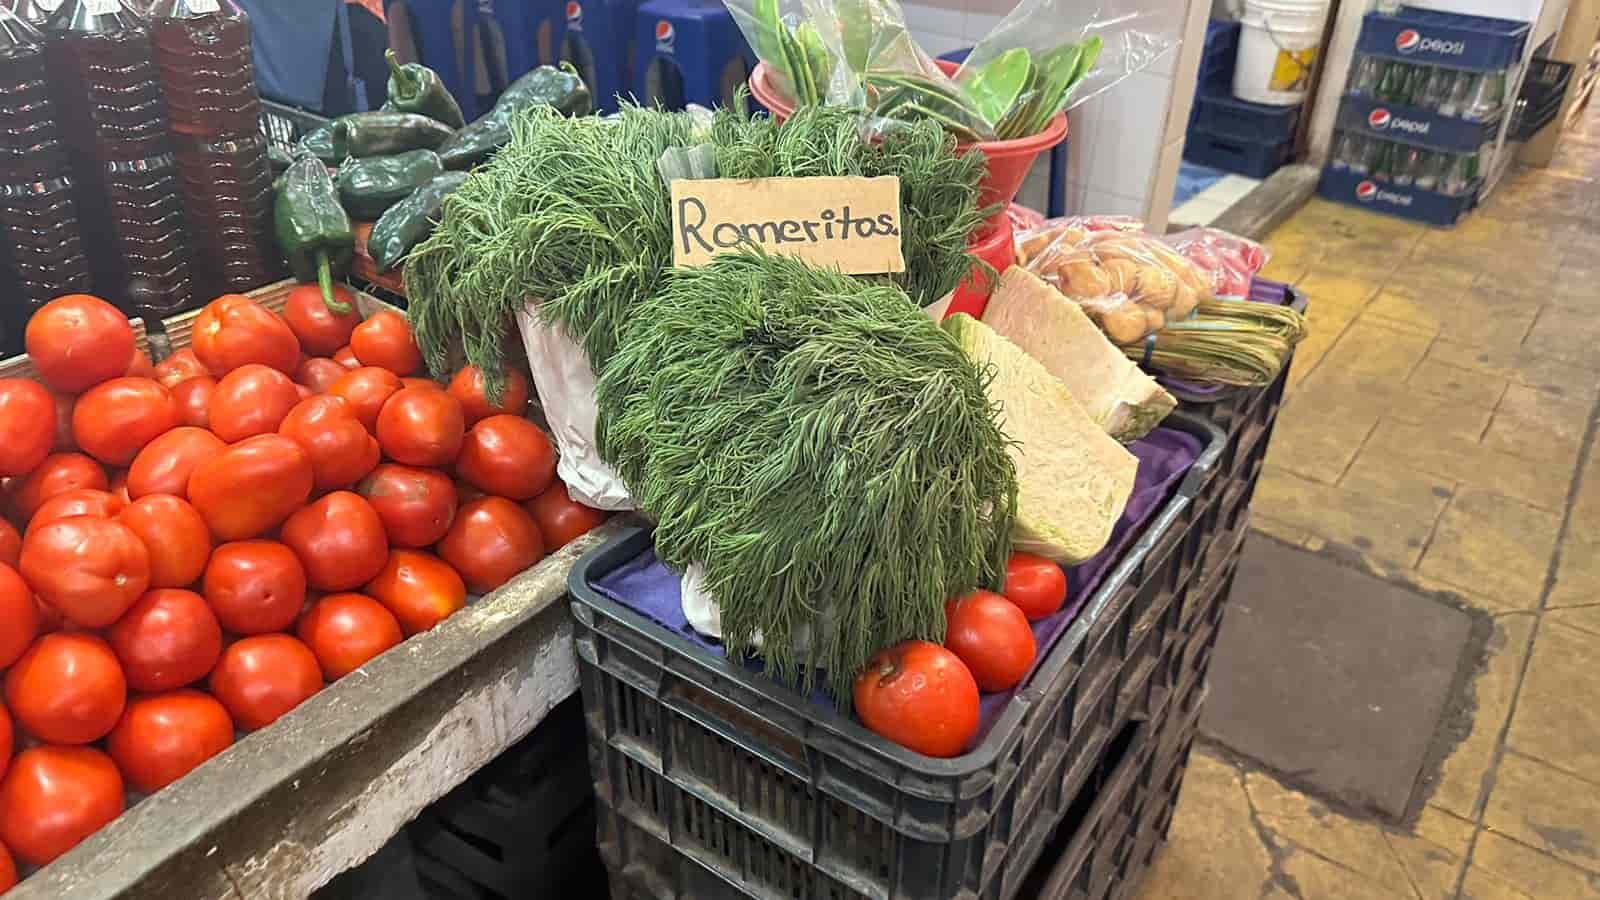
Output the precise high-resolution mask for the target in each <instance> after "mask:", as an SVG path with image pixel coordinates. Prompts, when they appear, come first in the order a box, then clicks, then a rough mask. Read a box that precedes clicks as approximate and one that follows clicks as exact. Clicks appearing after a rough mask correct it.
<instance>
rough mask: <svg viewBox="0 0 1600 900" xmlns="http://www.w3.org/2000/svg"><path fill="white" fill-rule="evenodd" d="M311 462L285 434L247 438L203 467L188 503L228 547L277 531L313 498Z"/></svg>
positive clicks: (198, 470) (191, 481)
mask: <svg viewBox="0 0 1600 900" xmlns="http://www.w3.org/2000/svg"><path fill="white" fill-rule="evenodd" d="M311 483H312V470H311V457H309V456H307V455H306V452H305V451H304V450H302V449H300V445H299V444H296V443H295V442H294V441H292V440H290V439H288V438H286V437H284V436H283V435H280V434H259V435H256V436H255V437H253V438H246V439H244V440H242V441H240V442H239V443H237V444H234V445H233V446H232V447H229V448H228V449H226V450H224V451H222V452H221V453H219V454H217V455H216V456H213V457H211V458H210V459H208V460H205V461H204V462H202V463H200V465H198V466H196V467H195V469H194V473H193V474H192V475H190V476H189V502H190V503H193V504H194V508H195V509H197V510H199V511H200V515H201V516H203V517H204V518H205V520H206V524H207V525H209V526H210V527H211V533H212V534H213V535H215V536H216V537H217V538H218V539H220V540H224V541H238V540H243V539H245V538H250V537H255V536H256V535H258V534H265V533H266V532H268V531H270V530H272V529H273V528H274V527H276V526H277V525H278V524H279V523H281V522H282V521H283V520H284V519H287V518H289V514H290V513H292V512H294V511H295V510H297V509H299V508H300V507H301V506H303V505H304V504H305V502H306V498H307V497H309V496H311Z"/></svg>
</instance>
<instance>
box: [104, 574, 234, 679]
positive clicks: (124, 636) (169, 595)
mask: <svg viewBox="0 0 1600 900" xmlns="http://www.w3.org/2000/svg"><path fill="white" fill-rule="evenodd" d="M106 637H107V639H108V640H110V642H111V649H112V650H113V651H115V652H116V654H117V659H118V660H119V661H121V663H122V671H123V673H124V674H125V675H126V676H127V679H128V687H130V688H133V689H134V690H136V691H152V692H153V691H171V690H176V689H178V688H181V687H183V686H184V685H189V684H194V683H195V682H196V681H199V680H200V679H202V678H204V677H206V675H207V674H208V673H209V672H210V671H211V667H212V666H215V665H216V664H217V658H218V657H220V656H221V655H222V626H221V624H219V623H218V622H217V617H216V615H215V614H214V613H212V612H211V607H210V606H207V605H206V601H205V599H204V598H203V597H201V596H200V595H199V594H196V593H195V592H193V591H184V590H179V589H177V588H160V589H158V590H153V591H148V592H146V593H145V595H144V596H143V597H140V598H139V600H138V602H137V603H135V604H133V608H131V609H129V610H128V612H127V613H126V614H125V615H123V617H122V618H120V619H118V620H117V623H116V624H115V625H112V626H111V628H110V630H109V631H107V632H106Z"/></svg>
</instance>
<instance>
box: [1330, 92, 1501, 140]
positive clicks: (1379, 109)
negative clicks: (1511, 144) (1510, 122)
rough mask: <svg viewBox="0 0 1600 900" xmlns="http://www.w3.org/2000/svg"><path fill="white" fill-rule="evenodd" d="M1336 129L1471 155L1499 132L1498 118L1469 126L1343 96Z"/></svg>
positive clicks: (1453, 119) (1429, 113)
mask: <svg viewBox="0 0 1600 900" xmlns="http://www.w3.org/2000/svg"><path fill="white" fill-rule="evenodd" d="M1338 127H1339V128H1341V129H1343V130H1345V131H1353V132H1356V133H1358V134H1362V135H1366V136H1367V137H1375V138H1380V139H1382V140H1385V141H1394V142H1396V143H1401V144H1413V145H1416V146H1418V147H1427V148H1429V149H1431V150H1446V151H1449V152H1452V153H1475V152H1477V151H1478V148H1480V147H1482V146H1483V145H1484V144H1488V143H1492V142H1493V141H1494V139H1495V134H1496V133H1497V132H1498V131H1499V130H1500V117H1499V116H1498V115H1496V116H1495V117H1494V118H1493V119H1491V120H1490V121H1487V122H1469V121H1467V120H1466V119H1458V118H1456V117H1454V116H1441V115H1439V114H1438V113H1436V112H1433V111H1430V110H1426V109H1423V108H1421V107H1418V106H1410V105H1407V104H1404V103H1387V102H1385V101H1383V100H1379V99H1377V98H1376V97H1368V96H1365V95H1361V94H1346V95H1345V97H1344V99H1343V101H1341V102H1340V104H1339V124H1338Z"/></svg>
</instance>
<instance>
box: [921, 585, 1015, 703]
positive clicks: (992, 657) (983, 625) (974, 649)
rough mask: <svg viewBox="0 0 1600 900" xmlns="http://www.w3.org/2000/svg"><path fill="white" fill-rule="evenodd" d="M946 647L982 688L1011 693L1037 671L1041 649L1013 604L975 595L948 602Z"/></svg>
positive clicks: (984, 594)
mask: <svg viewBox="0 0 1600 900" xmlns="http://www.w3.org/2000/svg"><path fill="white" fill-rule="evenodd" d="M944 617H945V622H946V627H945V633H944V645H945V647H947V648H949V650H950V652H952V653H954V654H955V655H956V656H959V657H961V661H962V662H964V663H966V664H967V671H969V672H971V673H972V678H973V680H974V681H976V682H977V683H978V687H979V688H982V689H983V690H985V691H991V692H992V691H1009V690H1011V689H1012V688H1014V687H1016V686H1017V685H1018V684H1021V683H1022V679H1023V678H1024V677H1025V676H1026V675H1027V674H1028V669H1030V668H1032V667H1033V658H1034V656H1035V655H1036V654H1037V652H1038V650H1037V647H1035V645H1034V641H1033V629H1032V628H1029V627H1028V617H1027V616H1025V615H1023V614H1022V610H1020V609H1018V608H1017V607H1016V605H1015V604H1013V603H1012V602H1011V601H1010V600H1007V599H1006V598H1004V597H1002V596H1000V595H999V594H995V593H991V592H990V591H974V592H972V593H970V594H968V595H966V596H965V597H960V598H958V599H955V600H949V601H946V603H945V605H944Z"/></svg>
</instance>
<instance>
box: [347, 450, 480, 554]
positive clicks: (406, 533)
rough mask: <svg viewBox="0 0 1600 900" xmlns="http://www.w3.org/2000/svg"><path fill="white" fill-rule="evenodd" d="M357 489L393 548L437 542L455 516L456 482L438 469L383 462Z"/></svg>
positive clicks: (425, 545)
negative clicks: (370, 506)
mask: <svg viewBox="0 0 1600 900" xmlns="http://www.w3.org/2000/svg"><path fill="white" fill-rule="evenodd" d="M356 490H357V491H358V492H359V493H360V494H361V496H363V497H365V498H367V502H368V503H371V504H372V508H373V509H374V510H375V511H377V513H378V518H379V519H381V520H382V521H383V530H384V533H386V534H387V535H388V536H389V543H390V544H391V545H392V546H395V547H428V546H431V545H433V544H436V543H438V542H439V539H440V538H442V537H444V536H445V533H446V532H448V531H449V530H450V523H451V522H452V521H453V520H454V519H455V517H456V489H455V485H454V484H452V483H451V481H450V479H449V478H448V477H447V476H446V475H445V474H444V473H442V472H440V471H439V470H438V469H418V468H413V467H412V466H400V465H395V464H394V463H384V464H383V465H381V466H379V467H377V468H376V469H373V470H372V474H371V475H368V476H367V477H366V478H365V479H364V480H363V481H362V482H361V486H360V487H358V488H357V489H356Z"/></svg>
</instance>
